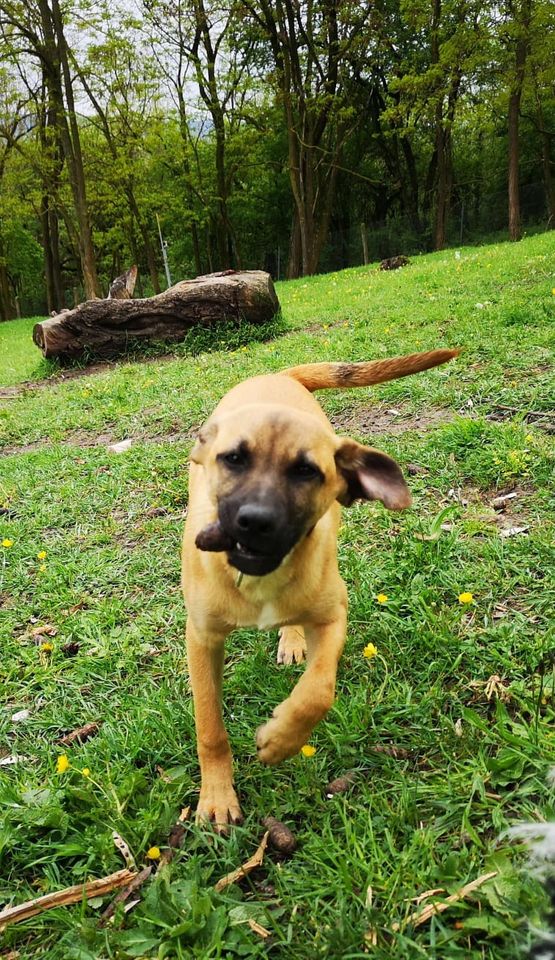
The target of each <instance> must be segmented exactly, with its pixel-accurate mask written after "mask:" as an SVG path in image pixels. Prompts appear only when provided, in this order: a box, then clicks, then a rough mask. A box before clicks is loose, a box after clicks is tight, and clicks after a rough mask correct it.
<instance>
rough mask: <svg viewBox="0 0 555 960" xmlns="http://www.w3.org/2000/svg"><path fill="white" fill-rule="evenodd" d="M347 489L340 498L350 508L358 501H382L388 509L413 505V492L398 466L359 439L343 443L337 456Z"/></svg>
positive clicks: (340, 494)
mask: <svg viewBox="0 0 555 960" xmlns="http://www.w3.org/2000/svg"><path fill="white" fill-rule="evenodd" d="M335 463H336V465H337V471H338V473H339V474H340V476H342V477H343V479H344V480H345V488H344V489H343V490H341V492H340V493H339V495H338V497H337V499H338V500H339V502H340V503H342V504H344V505H345V506H347V507H349V506H350V505H351V504H352V503H353V501H354V500H381V502H382V503H383V505H384V506H385V507H387V509H388V510H404V508H405V507H410V505H411V495H410V490H409V488H408V487H407V485H406V483H405V479H404V477H403V474H402V472H401V468H400V466H399V464H398V463H396V462H395V460H393V459H392V458H391V457H388V455H387V454H386V453H382V452H381V450H374V448H373V447H364V446H363V445H362V444H361V443H357V442H356V441H355V440H341V441H340V443H339V446H338V448H337V451H336V454H335Z"/></svg>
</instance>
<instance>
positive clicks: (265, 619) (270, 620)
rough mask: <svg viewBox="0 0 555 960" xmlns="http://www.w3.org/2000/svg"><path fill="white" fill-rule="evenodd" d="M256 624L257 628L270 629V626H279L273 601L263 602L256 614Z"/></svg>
mask: <svg viewBox="0 0 555 960" xmlns="http://www.w3.org/2000/svg"><path fill="white" fill-rule="evenodd" d="M256 626H257V627H258V629H259V630H271V629H272V627H279V626H281V624H280V623H279V617H278V612H277V610H276V608H275V607H274V605H273V603H265V604H264V606H263V607H262V608H261V610H260V612H259V614H258V620H257V622H256Z"/></svg>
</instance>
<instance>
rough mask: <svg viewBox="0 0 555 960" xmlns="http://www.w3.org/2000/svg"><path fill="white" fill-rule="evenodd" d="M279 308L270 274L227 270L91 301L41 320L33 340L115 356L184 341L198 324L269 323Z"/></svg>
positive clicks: (67, 352) (61, 351)
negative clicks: (153, 343) (139, 294)
mask: <svg viewBox="0 0 555 960" xmlns="http://www.w3.org/2000/svg"><path fill="white" fill-rule="evenodd" d="M279 307H280V305H279V300H278V298H277V294H276V292H275V289H274V285H273V283H272V278H271V277H270V275H269V274H268V273H265V272H264V271H262V270H246V271H244V272H242V273H238V272H235V271H233V270H227V271H225V272H223V273H209V274H207V275H206V276H203V277H196V279H195V280H183V281H181V283H177V284H175V286H173V287H170V288H169V290H165V291H164V293H159V294H158V295H157V296H155V297H146V298H144V299H139V300H128V299H108V300H86V301H85V303H81V304H80V305H79V306H78V307H76V308H75V309H74V310H67V311H65V312H64V313H59V314H57V315H56V316H55V317H51V318H49V319H48V320H43V321H42V322H41V323H37V324H35V326H34V328H33V340H34V342H35V343H36V345H37V347H39V348H40V349H41V350H42V352H43V355H44V356H45V357H60V358H76V357H81V358H82V357H83V356H84V355H88V354H90V355H91V356H93V355H94V356H96V357H98V356H102V357H113V356H116V355H117V354H118V353H122V352H123V351H125V350H126V349H127V348H128V347H129V346H130V344H131V343H133V341H135V342H136V341H144V340H182V339H183V337H184V336H185V334H186V332H187V330H189V329H190V328H191V327H193V326H205V327H206V326H210V325H211V324H213V323H215V322H217V321H221V320H230V321H233V322H235V323H240V322H241V320H244V321H246V322H248V323H254V324H258V323H266V322H267V321H268V320H271V319H272V317H274V316H275V315H276V313H277V312H278V310H279Z"/></svg>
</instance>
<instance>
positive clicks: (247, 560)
mask: <svg viewBox="0 0 555 960" xmlns="http://www.w3.org/2000/svg"><path fill="white" fill-rule="evenodd" d="M195 544H196V546H197V547H198V548H199V550H207V551H209V552H211V553H220V552H222V553H224V552H225V554H226V555H227V559H228V561H229V563H230V564H231V566H232V567H235V568H236V569H237V570H239V571H240V572H241V573H246V574H249V575H250V576H252V577H263V576H265V574H267V573H272V571H273V570H276V569H277V568H278V567H279V565H280V563H281V561H282V560H283V558H284V556H285V553H284V552H283V549H282V550H277V549H275V548H273V549H271V548H270V549H265V550H261V549H259V548H257V547H253V546H252V544H246V543H241V542H240V541H239V540H237V539H236V537H234V536H233V535H232V534H231V533H228V531H227V530H225V528H224V527H223V526H222V525H221V523H220V521H219V520H217V521H216V522H215V523H211V524H209V525H208V526H207V527H204V529H203V530H201V531H200V533H198V534H197V537H196V540H195Z"/></svg>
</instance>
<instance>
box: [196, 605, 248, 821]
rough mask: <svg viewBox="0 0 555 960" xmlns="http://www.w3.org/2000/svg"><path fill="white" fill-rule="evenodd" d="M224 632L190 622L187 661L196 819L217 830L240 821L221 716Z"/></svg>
mask: <svg viewBox="0 0 555 960" xmlns="http://www.w3.org/2000/svg"><path fill="white" fill-rule="evenodd" d="M225 636H226V635H225V634H209V635H206V634H202V635H200V634H199V633H198V631H197V630H196V629H195V627H194V625H193V623H192V622H191V620H190V619H189V620H188V621H187V661H188V665H189V675H190V677H191V686H192V688H193V700H194V705H195V726H196V731H197V749H198V756H199V761H200V773H201V786H200V797H199V803H198V808H197V821H200V820H213V821H214V822H215V824H216V829H218V830H225V828H226V826H227V824H228V823H240V821H241V819H242V818H241V808H240V806H239V801H238V799H237V794H236V793H235V790H234V789H233V772H232V756H231V750H230V747H229V741H228V739H227V733H226V730H225V727H224V722H223V718H222V675H223V666H224V641H225Z"/></svg>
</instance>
